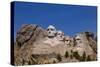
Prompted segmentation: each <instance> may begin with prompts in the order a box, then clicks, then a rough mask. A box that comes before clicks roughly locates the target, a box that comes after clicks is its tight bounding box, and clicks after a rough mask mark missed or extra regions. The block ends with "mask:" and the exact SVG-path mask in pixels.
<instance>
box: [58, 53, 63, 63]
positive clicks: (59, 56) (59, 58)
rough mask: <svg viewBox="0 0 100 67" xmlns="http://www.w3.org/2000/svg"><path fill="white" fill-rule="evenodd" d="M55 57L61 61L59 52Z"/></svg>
mask: <svg viewBox="0 0 100 67" xmlns="http://www.w3.org/2000/svg"><path fill="white" fill-rule="evenodd" d="M57 59H58V60H59V62H60V61H62V58H61V55H60V54H58V55H57Z"/></svg>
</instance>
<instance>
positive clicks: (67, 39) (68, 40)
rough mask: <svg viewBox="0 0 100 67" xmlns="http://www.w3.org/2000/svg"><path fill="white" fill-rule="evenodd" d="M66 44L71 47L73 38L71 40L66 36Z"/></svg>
mask: <svg viewBox="0 0 100 67" xmlns="http://www.w3.org/2000/svg"><path fill="white" fill-rule="evenodd" d="M65 43H66V44H67V45H70V43H71V38H70V37H69V36H66V37H65Z"/></svg>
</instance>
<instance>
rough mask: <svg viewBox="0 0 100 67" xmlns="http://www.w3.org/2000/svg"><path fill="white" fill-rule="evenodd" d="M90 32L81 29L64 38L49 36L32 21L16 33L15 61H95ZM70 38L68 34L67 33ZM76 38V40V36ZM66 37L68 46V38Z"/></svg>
mask: <svg viewBox="0 0 100 67" xmlns="http://www.w3.org/2000/svg"><path fill="white" fill-rule="evenodd" d="M93 35H94V34H93V33H91V32H82V33H79V34H77V35H75V36H74V37H72V38H67V36H68V35H64V36H65V37H66V38H67V40H66V38H65V39H64V40H59V39H58V38H57V37H56V36H55V37H53V38H48V33H47V31H46V30H45V29H43V28H42V27H40V26H38V25H34V24H25V25H23V26H22V27H21V28H20V29H19V30H18V32H17V34H16V41H15V43H14V64H15V65H31V64H51V63H65V62H79V61H95V60H97V43H96V42H97V41H95V38H94V36H93ZM69 37H70V36H69ZM77 38H79V39H77ZM68 40H69V43H70V45H68V43H67V41H68Z"/></svg>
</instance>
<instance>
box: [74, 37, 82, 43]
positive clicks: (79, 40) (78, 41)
mask: <svg viewBox="0 0 100 67" xmlns="http://www.w3.org/2000/svg"><path fill="white" fill-rule="evenodd" d="M75 43H76V44H80V43H82V41H81V37H80V36H78V35H77V36H76V37H75Z"/></svg>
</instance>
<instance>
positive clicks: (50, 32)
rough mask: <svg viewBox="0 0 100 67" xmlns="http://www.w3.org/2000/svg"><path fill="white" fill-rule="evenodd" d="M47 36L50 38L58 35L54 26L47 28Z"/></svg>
mask: <svg viewBox="0 0 100 67" xmlns="http://www.w3.org/2000/svg"><path fill="white" fill-rule="evenodd" d="M47 35H48V37H55V35H56V28H55V27H54V26H53V25H49V26H48V28H47Z"/></svg>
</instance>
